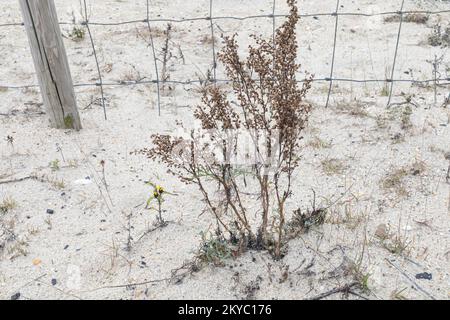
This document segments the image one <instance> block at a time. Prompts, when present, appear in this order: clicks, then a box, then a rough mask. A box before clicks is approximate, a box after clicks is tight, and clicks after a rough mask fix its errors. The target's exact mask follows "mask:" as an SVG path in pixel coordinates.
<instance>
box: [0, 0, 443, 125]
mask: <svg viewBox="0 0 450 320" xmlns="http://www.w3.org/2000/svg"><path fill="white" fill-rule="evenodd" d="M146 2H147V8H146V17H145V18H144V19H140V20H126V21H117V22H100V21H97V22H96V21H90V20H88V18H87V12H85V15H86V17H85V18H84V19H85V21H82V22H81V25H83V26H86V28H88V31H89V38H90V40H91V45H92V50H93V52H94V57H95V60H96V61H95V62H96V65H97V70H98V77H99V80H98V81H97V82H94V83H76V84H74V87H100V88H101V90H102V91H101V93H102V105H103V107H104V108H105V98H104V94H103V87H120V86H136V85H149V84H153V85H157V88H158V92H157V93H158V110H159V113H160V112H161V102H160V92H159V91H160V86H161V84H162V85H164V84H174V85H192V84H202V80H166V79H161V77H160V76H159V73H158V66H157V57H156V54H155V47H154V43H153V39H152V35H151V25H150V24H151V23H157V22H166V23H167V22H168V23H185V22H192V21H209V23H210V31H211V35H212V36H213V39H214V24H213V21H218V20H238V21H243V20H249V19H260V18H270V19H272V23H273V29H274V35H273V36H275V19H276V18H286V17H288V16H289V15H287V14H276V13H275V5H276V0H274V1H273V8H272V9H273V10H272V13H271V14H260V15H248V16H240V17H239V16H220V15H219V16H215V15H213V0H210V3H209V6H210V7H209V14H208V16H203V17H193V18H181V19H170V18H155V19H152V18H150V4H149V1H148V0H147V1H146ZM338 4H339V1H338ZM338 8H339V6H338V7H337V9H338ZM402 8H403V6H402ZM85 9H86V7H85ZM337 9H336V12H326V13H324V12H316V13H299V16H300V17H301V18H315V17H324V16H329V17H333V18H335V19H336V25H335V30H334V39H335V40H334V45H333V61H332V70H331V74H330V77H324V78H313V79H312V81H313V82H329V83H330V86H329V92H328V97H327V105H328V100H329V97H330V94H331V88H332V84H333V82H351V83H390V84H391V94H392V87H393V84H394V83H396V82H399V83H411V84H416V85H419V84H422V85H424V84H429V83H434V84H435V85H438V86H448V85H450V77H446V78H433V79H426V80H414V79H394V78H393V73H392V75H391V79H350V78H340V77H333V66H334V62H335V61H334V57H335V54H334V52H335V50H336V36H337V32H338V29H337V21H338V19H339V17H341V16H342V17H345V16H356V17H358V16H359V17H374V16H386V15H399V16H400V17H402V16H404V15H407V14H425V15H438V14H446V13H450V10H437V11H429V10H403V9H401V10H399V11H385V12H374V13H362V12H338V10H337ZM141 23H143V24H146V25H147V27H148V29H149V31H150V37H151V38H150V46H151V47H152V52H153V58H154V63H155V70H156V79H152V80H138V81H122V80H119V81H117V82H104V81H103V80H102V76H101V72H100V66H99V62H98V58H97V56H96V53H95V52H96V49H95V48H96V46H95V43H94V39H93V36H92V34H91V32H90V28H89V26H91V27H92V26H100V27H101V26H103V27H105V26H122V25H132V24H141ZM400 23H401V19H400ZM59 24H60V25H73V24H74V23H73V22H66V21H61V22H59ZM19 26H24V23H23V22H11V23H3V24H0V27H19ZM399 39H400V32H399V34H398V37H397V48H398V41H399ZM212 55H213V56H212V62H213V72H214V75H213V77H214V79H213V80H214V82H215V83H231V81H230V80H228V79H217V78H216V74H215V72H216V48H215V45H214V41H213V44H212ZM396 56H397V53H396V54H395V59H394V66H395V60H396ZM393 71H394V70H392V72H393ZM255 81H258V80H257V79H255ZM304 81H306V80H298V81H297V82H299V83H301V82H304ZM0 87H1V88H6V89H27V88H36V87H39V85H37V84H28V85H7V84H0ZM105 118H106V110H105Z"/></svg>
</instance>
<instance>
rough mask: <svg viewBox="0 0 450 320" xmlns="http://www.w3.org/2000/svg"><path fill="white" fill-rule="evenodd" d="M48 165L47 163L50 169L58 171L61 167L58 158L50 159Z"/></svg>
mask: <svg viewBox="0 0 450 320" xmlns="http://www.w3.org/2000/svg"><path fill="white" fill-rule="evenodd" d="M48 165H49V167H50V169H52V171H58V170H59V169H61V167H60V165H59V160H58V159H55V160H53V161H50V163H49V164H48Z"/></svg>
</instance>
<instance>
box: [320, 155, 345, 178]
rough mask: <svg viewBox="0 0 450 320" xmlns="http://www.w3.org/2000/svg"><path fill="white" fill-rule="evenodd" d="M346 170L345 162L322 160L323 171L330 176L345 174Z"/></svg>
mask: <svg viewBox="0 0 450 320" xmlns="http://www.w3.org/2000/svg"><path fill="white" fill-rule="evenodd" d="M345 169H346V166H345V164H344V161H342V160H340V159H337V158H330V159H325V160H322V170H323V172H324V173H325V174H326V175H328V176H332V175H339V174H343V173H344V171H345Z"/></svg>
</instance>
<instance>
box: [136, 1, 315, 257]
mask: <svg viewBox="0 0 450 320" xmlns="http://www.w3.org/2000/svg"><path fill="white" fill-rule="evenodd" d="M287 2H288V5H289V7H290V15H289V16H288V18H287V21H286V22H285V23H284V24H283V25H282V26H281V27H280V28H279V29H277V31H276V35H275V37H274V38H273V39H270V40H265V39H263V38H261V37H257V36H252V38H253V39H254V41H255V45H253V46H252V45H251V46H250V47H249V55H248V57H247V58H246V59H245V60H241V58H240V56H239V54H238V44H237V41H236V40H235V36H236V35H234V36H231V37H224V48H223V49H222V51H221V52H220V53H219V55H218V58H219V61H220V62H222V64H223V65H224V66H225V71H226V73H227V76H228V77H229V78H230V79H231V84H232V90H231V92H226V91H225V90H224V89H223V88H221V87H219V86H217V85H216V84H215V83H211V82H207V83H205V84H204V85H203V86H202V88H201V95H202V98H201V104H200V105H199V106H197V108H196V109H195V112H194V117H195V118H196V119H197V120H198V122H199V124H200V125H199V126H200V129H197V130H194V129H192V130H189V134H188V136H187V137H172V136H168V135H154V136H152V139H153V144H154V146H153V148H150V149H142V150H140V151H137V153H140V154H144V155H146V156H148V157H149V158H150V159H153V160H159V161H162V162H163V163H164V164H166V165H167V166H168V171H169V172H170V173H172V174H174V175H176V176H178V177H179V178H180V179H181V180H182V181H183V182H186V183H193V184H196V185H197V186H198V188H199V190H200V192H201V193H202V195H203V198H204V201H205V202H206V204H207V206H208V208H209V211H211V213H212V214H213V215H214V217H215V219H216V222H217V232H218V234H223V233H224V234H228V235H229V238H228V239H229V240H230V241H232V242H233V243H235V244H237V245H238V246H239V248H241V249H242V250H245V249H247V248H253V249H268V250H270V252H272V254H273V255H274V257H275V258H280V256H281V252H282V250H281V249H282V246H283V244H284V242H285V240H286V237H285V221H286V210H287V208H286V201H287V199H288V198H289V197H290V196H291V195H292V177H293V174H294V171H295V169H296V168H297V167H298V166H299V164H300V158H299V156H298V154H299V149H300V141H301V139H302V133H303V129H304V128H305V126H306V124H307V121H308V117H309V113H310V111H311V105H309V104H308V103H306V102H305V95H306V93H307V91H308V90H309V89H310V87H311V81H312V76H311V75H307V77H306V79H305V80H304V81H303V84H302V85H299V84H298V81H297V79H296V74H297V72H298V71H299V69H300V65H299V64H297V63H296V58H297V41H296V34H295V27H296V24H297V22H298V20H299V15H298V9H297V6H296V1H295V0H288V1H287ZM228 96H232V97H233V99H232V98H229V97H228ZM234 100H237V102H238V103H233V102H231V101H234ZM179 125H180V126H182V124H181V123H179ZM246 142H247V144H246ZM248 176H249V177H253V178H254V179H252V182H253V183H254V185H255V186H256V188H257V190H258V191H257V193H258V195H259V197H258V200H254V199H251V198H250V197H249V196H248V195H247V194H246V193H244V192H242V189H243V187H247V180H246V177H248ZM211 181H212V182H214V184H213V183H211ZM211 185H217V186H218V187H219V192H216V193H214V194H213V192H212V191H211ZM252 201H259V205H260V207H261V211H258V218H256V219H253V218H252V219H251V218H250V217H253V216H255V213H254V212H251V213H249V207H250V205H249V204H250V203H251V202H252ZM259 212H260V213H261V214H260V216H259Z"/></svg>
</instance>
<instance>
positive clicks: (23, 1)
mask: <svg viewBox="0 0 450 320" xmlns="http://www.w3.org/2000/svg"><path fill="white" fill-rule="evenodd" d="M19 1H20V7H21V9H22V15H23V20H24V23H25V28H26V30H27V35H28V40H29V43H30V48H31V54H32V56H33V61H34V66H35V69H36V73H37V77H38V80H39V86H40V88H41V94H42V99H43V101H44V105H45V107H46V110H47V114H48V115H49V117H50V124H51V126H52V127H55V128H59V129H75V130H80V129H81V122H80V116H79V114H78V109H77V104H76V99H75V92H74V89H73V83H72V77H71V75H70V68H69V63H68V60H67V56H66V50H65V48H64V43H63V40H62V36H61V30H60V28H59V24H58V17H57V14H56V7H55V3H54V0H19Z"/></svg>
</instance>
